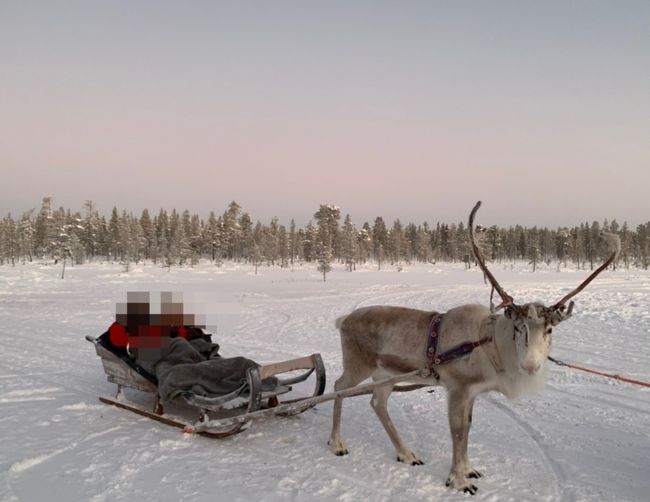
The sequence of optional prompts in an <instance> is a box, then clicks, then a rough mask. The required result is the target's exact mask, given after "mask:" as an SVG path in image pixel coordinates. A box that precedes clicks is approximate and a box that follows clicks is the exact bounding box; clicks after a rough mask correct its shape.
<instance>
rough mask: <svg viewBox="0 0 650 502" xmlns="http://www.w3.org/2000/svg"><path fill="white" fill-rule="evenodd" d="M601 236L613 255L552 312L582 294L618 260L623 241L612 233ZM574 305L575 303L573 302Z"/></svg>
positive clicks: (553, 307)
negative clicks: (581, 292) (588, 285)
mask: <svg viewBox="0 0 650 502" xmlns="http://www.w3.org/2000/svg"><path fill="white" fill-rule="evenodd" d="M600 236H601V237H602V238H603V239H605V240H606V241H607V247H609V249H610V250H612V254H611V255H610V256H609V258H607V259H606V260H605V262H604V263H603V264H602V265H601V266H600V267H598V268H597V269H596V270H594V272H593V273H592V274H591V275H590V276H589V277H587V278H586V279H585V280H584V281H583V282H582V283H581V284H580V286H578V287H577V288H576V289H574V290H573V291H571V292H570V293H569V294H568V295H566V296H565V297H564V298H562V299H561V300H560V301H559V302H557V303H556V304H555V305H553V306H552V307H551V308H550V310H558V309H561V308H562V307H564V304H565V303H566V302H567V301H568V300H570V299H571V298H573V297H574V296H575V295H577V294H578V293H580V291H582V290H583V289H585V287H586V286H587V284H589V283H590V282H591V281H593V280H594V279H595V278H596V276H597V275H598V274H600V273H601V272H602V271H603V270H605V269H606V268H607V267H609V265H610V264H611V263H612V262H613V261H614V260H615V259H616V256H617V255H618V253H619V252H620V251H621V239H620V238H619V236H618V235H616V234H612V233H610V232H600ZM572 303H573V302H572Z"/></svg>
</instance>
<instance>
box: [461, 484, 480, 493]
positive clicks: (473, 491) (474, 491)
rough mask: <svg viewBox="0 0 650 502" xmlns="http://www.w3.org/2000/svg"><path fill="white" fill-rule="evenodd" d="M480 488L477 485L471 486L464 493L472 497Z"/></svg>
mask: <svg viewBox="0 0 650 502" xmlns="http://www.w3.org/2000/svg"><path fill="white" fill-rule="evenodd" d="M477 491H478V487H477V486H476V485H469V486H466V487H465V488H464V489H463V493H469V494H470V495H476V492H477Z"/></svg>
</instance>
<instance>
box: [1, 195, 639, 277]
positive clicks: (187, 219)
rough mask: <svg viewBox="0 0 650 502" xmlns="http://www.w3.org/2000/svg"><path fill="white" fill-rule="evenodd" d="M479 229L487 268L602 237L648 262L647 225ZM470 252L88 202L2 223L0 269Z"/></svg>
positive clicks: (326, 261) (596, 245)
mask: <svg viewBox="0 0 650 502" xmlns="http://www.w3.org/2000/svg"><path fill="white" fill-rule="evenodd" d="M477 230H478V235H479V240H480V242H481V247H482V249H483V251H484V253H485V255H486V257H487V259H488V260H490V261H493V262H507V261H516V260H524V261H526V262H527V263H529V264H531V265H532V267H533V270H534V269H535V268H536V266H537V265H538V264H540V263H545V264H546V265H551V264H554V265H556V266H557V267H558V268H561V267H566V266H568V265H571V266H573V267H577V268H583V269H591V268H593V267H594V265H597V264H598V261H599V259H600V257H601V256H602V255H604V253H605V247H604V246H605V244H604V243H603V242H602V239H600V238H599V234H600V232H601V231H603V230H605V231H609V232H614V233H617V234H618V235H619V236H620V238H621V253H620V255H619V258H618V261H617V264H616V266H617V267H624V268H630V267H638V268H643V269H647V268H648V265H649V264H650V222H647V223H644V224H640V225H638V226H637V227H636V228H633V229H631V228H628V226H627V224H626V223H623V224H622V225H621V224H619V223H618V222H617V221H616V220H612V221H607V220H605V221H603V222H597V221H593V222H585V223H583V224H581V225H580V226H574V227H560V228H555V229H549V228H539V227H532V228H526V227H523V226H520V225H515V226H510V227H508V228H501V227H497V226H490V227H487V228H485V227H478V228H477ZM470 253H471V252H470V249H469V245H468V236H467V227H466V224H465V223H463V222H460V223H442V222H437V223H435V224H431V225H429V224H427V223H422V224H417V225H416V224H414V223H402V222H401V221H400V220H395V221H393V222H392V223H389V222H386V221H384V219H383V218H382V217H381V216H378V217H377V218H375V220H374V221H372V222H365V223H363V225H361V226H360V227H358V226H356V225H355V224H353V223H352V218H351V216H350V215H349V214H346V215H345V216H342V213H341V210H340V209H339V208H338V207H336V206H333V205H326V204H323V205H320V207H319V208H318V209H317V210H316V212H315V213H314V214H313V215H311V220H310V221H309V223H308V224H307V225H306V226H305V227H304V228H298V227H297V226H296V224H295V223H294V221H293V220H292V221H291V222H290V223H289V225H288V226H287V225H285V224H281V223H280V222H279V221H278V219H277V218H273V219H271V221H269V222H261V221H253V219H252V218H251V216H250V215H249V214H248V213H246V212H245V211H244V210H243V208H242V207H241V206H240V205H239V204H237V203H236V202H234V201H233V202H231V203H230V204H229V205H228V207H227V208H226V209H225V211H224V212H223V213H221V214H218V215H217V214H215V212H211V213H210V214H209V216H208V218H207V219H203V218H201V217H200V216H198V215H197V214H190V212H189V211H187V210H184V211H182V212H179V211H177V210H176V209H172V210H171V212H169V211H167V210H164V209H161V210H159V211H158V213H157V214H151V213H150V212H149V211H148V210H147V209H145V210H143V211H142V213H141V214H140V215H134V214H133V213H132V212H126V211H124V210H119V209H118V208H116V207H114V208H113V210H112V212H111V214H110V215H108V216H105V215H100V214H99V212H98V211H97V210H96V208H95V205H94V204H93V203H92V202H91V201H86V202H85V204H84V206H83V208H82V210H81V211H75V212H72V211H71V210H70V209H65V208H63V207H59V208H58V209H56V208H54V207H53V203H52V198H51V197H45V198H44V199H43V201H42V204H41V207H40V209H39V210H38V211H37V210H36V209H33V210H31V211H28V212H26V213H24V214H23V215H22V216H21V217H20V218H14V217H12V216H11V215H7V216H6V217H4V218H3V219H2V220H0V264H1V265H10V266H11V265H14V266H16V265H19V264H21V263H26V262H32V261H35V260H40V261H42V260H46V261H53V262H57V263H58V262H61V261H63V265H64V267H65V264H66V263H67V264H69V265H73V266H74V265H81V264H83V263H86V262H92V261H109V262H119V263H122V264H123V265H124V267H125V270H127V271H128V270H129V266H130V265H131V264H132V263H135V264H138V263H141V262H147V263H150V264H155V265H158V266H164V267H177V266H181V267H182V266H192V265H194V264H196V263H198V262H199V260H201V259H205V260H210V261H212V262H214V263H215V264H217V265H218V264H220V263H222V262H223V261H226V260H228V261H235V262H244V263H249V264H252V265H254V266H255V267H256V269H257V267H259V266H262V265H263V266H278V267H292V266H293V265H294V264H295V263H300V262H313V263H316V264H317V265H318V270H319V271H321V272H322V273H323V278H325V277H326V274H327V272H329V271H330V270H331V267H332V264H334V263H339V264H345V267H346V268H347V269H348V270H350V271H353V270H354V269H355V267H356V265H357V264H367V263H371V264H373V265H374V266H376V267H378V268H380V269H381V267H382V266H384V265H386V264H390V265H392V266H397V267H398V270H399V267H401V266H402V265H403V264H409V263H413V262H429V263H435V262H438V261H445V262H464V263H465V264H466V266H468V267H470V266H472V263H473V261H472V260H470V256H471V254H470Z"/></svg>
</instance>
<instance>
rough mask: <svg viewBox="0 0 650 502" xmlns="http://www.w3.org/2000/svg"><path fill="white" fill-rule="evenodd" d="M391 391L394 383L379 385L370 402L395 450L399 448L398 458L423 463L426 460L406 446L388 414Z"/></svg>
mask: <svg viewBox="0 0 650 502" xmlns="http://www.w3.org/2000/svg"><path fill="white" fill-rule="evenodd" d="M391 392H393V385H390V384H389V385H382V386H381V387H377V388H376V389H375V390H374V392H373V394H372V399H371V400H370V404H371V406H372V408H373V409H374V410H375V413H376V414H377V417H379V421H380V422H381V425H383V426H384V429H386V432H387V433H388V437H389V438H390V440H391V442H392V443H393V446H395V450H397V460H398V461H400V462H404V463H405V464H411V465H422V464H424V462H422V460H420V459H419V458H417V456H416V455H415V453H413V452H412V451H411V450H410V449H409V448H408V447H407V446H406V444H405V443H404V441H402V438H401V437H400V435H399V433H398V432H397V429H396V428H395V425H394V424H393V421H392V420H391V418H390V415H388V398H389V397H390V394H391Z"/></svg>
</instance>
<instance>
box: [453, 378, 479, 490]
mask: <svg viewBox="0 0 650 502" xmlns="http://www.w3.org/2000/svg"><path fill="white" fill-rule="evenodd" d="M447 406H448V414H449V429H450V431H451V440H452V444H453V457H452V461H451V471H450V472H449V477H448V478H447V483H446V484H447V486H449V487H452V488H456V489H457V490H460V491H462V492H465V493H470V494H471V495H474V494H475V493H476V492H477V491H478V487H477V486H476V485H474V484H473V483H472V482H470V481H469V480H468V478H478V477H480V476H481V474H480V473H479V472H478V471H476V470H475V469H474V468H473V467H472V465H471V464H470V462H469V460H468V458H467V440H468V436H469V428H470V426H471V422H472V418H471V416H472V408H473V406H474V396H472V397H470V395H469V392H468V391H467V389H449V390H448V392H447Z"/></svg>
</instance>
